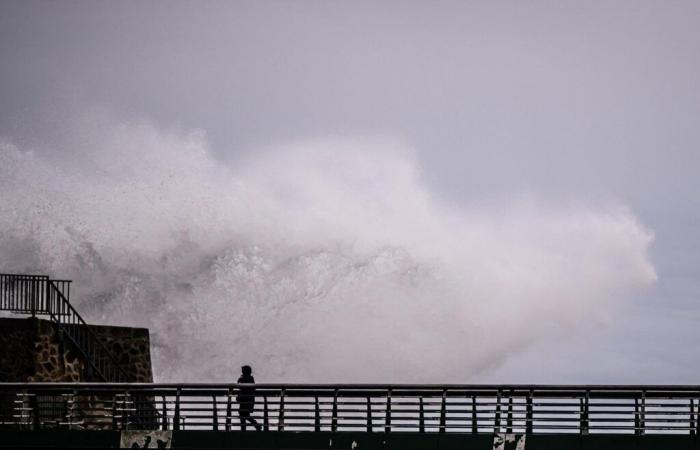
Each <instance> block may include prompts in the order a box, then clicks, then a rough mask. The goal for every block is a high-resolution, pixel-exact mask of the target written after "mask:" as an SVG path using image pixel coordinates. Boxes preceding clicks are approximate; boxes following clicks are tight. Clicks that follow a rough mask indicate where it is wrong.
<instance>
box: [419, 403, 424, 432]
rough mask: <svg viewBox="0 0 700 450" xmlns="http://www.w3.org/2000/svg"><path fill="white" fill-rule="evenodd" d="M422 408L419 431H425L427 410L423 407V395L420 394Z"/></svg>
mask: <svg viewBox="0 0 700 450" xmlns="http://www.w3.org/2000/svg"><path fill="white" fill-rule="evenodd" d="M419 408H420V410H419V413H418V431H419V432H421V433H425V410H424V408H423V396H422V395H421V396H420V406H419Z"/></svg>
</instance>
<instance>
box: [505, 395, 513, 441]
mask: <svg viewBox="0 0 700 450" xmlns="http://www.w3.org/2000/svg"><path fill="white" fill-rule="evenodd" d="M512 432H513V391H510V395H509V396H508V415H507V416H506V433H512Z"/></svg>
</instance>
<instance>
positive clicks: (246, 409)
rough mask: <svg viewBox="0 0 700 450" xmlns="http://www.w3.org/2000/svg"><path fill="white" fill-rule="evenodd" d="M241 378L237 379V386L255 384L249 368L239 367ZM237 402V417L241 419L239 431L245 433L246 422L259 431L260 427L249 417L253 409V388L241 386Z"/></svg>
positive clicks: (251, 370)
mask: <svg viewBox="0 0 700 450" xmlns="http://www.w3.org/2000/svg"><path fill="white" fill-rule="evenodd" d="M241 372H242V374H241V376H240V377H239V378H238V384H251V385H252V384H255V378H253V369H252V368H251V367H250V366H243V367H241ZM236 401H237V402H238V417H239V418H240V419H241V431H245V428H246V422H250V423H251V424H252V425H253V426H255V429H256V430H258V431H260V430H261V429H262V427H261V426H260V425H259V424H258V422H257V421H256V420H255V419H254V418H253V417H251V416H250V415H251V413H252V412H253V410H254V409H255V387H254V386H241V387H240V388H239V390H238V395H237V396H236Z"/></svg>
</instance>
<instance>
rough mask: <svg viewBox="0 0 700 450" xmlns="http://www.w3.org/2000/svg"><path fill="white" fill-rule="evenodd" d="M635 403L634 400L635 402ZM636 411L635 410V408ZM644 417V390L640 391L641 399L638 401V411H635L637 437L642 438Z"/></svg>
mask: <svg viewBox="0 0 700 450" xmlns="http://www.w3.org/2000/svg"><path fill="white" fill-rule="evenodd" d="M635 402H636V400H635ZM635 409H636V408H635ZM645 415H646V390H642V397H641V398H640V399H639V411H637V433H636V434H637V435H638V436H642V435H643V434H644V428H645V426H646V425H645V422H646V421H645V420H644V419H645Z"/></svg>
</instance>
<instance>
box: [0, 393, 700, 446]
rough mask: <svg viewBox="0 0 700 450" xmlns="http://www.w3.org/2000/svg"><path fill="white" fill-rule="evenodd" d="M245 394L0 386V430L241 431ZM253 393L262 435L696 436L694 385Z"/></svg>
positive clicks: (698, 399) (699, 424)
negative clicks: (0, 403)
mask: <svg viewBox="0 0 700 450" xmlns="http://www.w3.org/2000/svg"><path fill="white" fill-rule="evenodd" d="M250 388H251V385H237V384H233V385H220V384H177V385H174V384H82V383H78V384H55V383H54V384H49V383H35V384H21V383H14V384H9V383H5V384H2V383H0V399H3V398H4V399H5V401H4V405H5V408H4V411H5V413H4V414H2V413H0V426H5V427H15V428H31V429H37V428H47V427H48V428H50V427H68V428H81V429H114V430H123V429H144V428H147V429H161V430H185V429H186V430H215V431H232V430H242V429H245V428H246V426H245V424H242V423H241V417H240V415H239V411H240V407H241V404H240V403H239V400H240V401H241V402H247V401H250V400H251V398H250V397H248V395H249V394H250V392H249V390H250ZM241 389H243V390H244V391H243V393H242V397H239V394H241ZM254 389H255V392H254V398H255V400H253V402H252V403H249V404H248V407H247V408H246V407H244V408H243V409H244V410H245V409H249V410H252V414H251V417H252V418H253V419H254V420H255V421H256V422H257V424H258V425H259V426H260V428H261V429H262V430H266V431H330V432H336V431H362V432H368V433H377V432H384V433H390V432H396V431H404V432H416V433H494V432H501V433H526V434H530V433H569V434H571V433H574V434H593V433H614V434H632V435H642V434H659V433H666V434H669V433H671V434H689V435H696V434H698V433H699V432H700V417H699V414H700V408H699V405H700V386H542V385H532V386H526V385H513V386H504V385H445V386H436V385H298V384H293V385H292V384H259V385H255V388H254ZM246 390H248V392H246ZM10 401H11V405H10ZM8 405H9V406H8ZM10 406H11V407H10ZM57 411H58V413H57ZM247 427H248V429H249V430H251V431H252V430H255V427H254V426H253V425H252V424H250V423H249V424H248V425H247Z"/></svg>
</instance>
